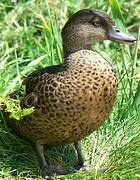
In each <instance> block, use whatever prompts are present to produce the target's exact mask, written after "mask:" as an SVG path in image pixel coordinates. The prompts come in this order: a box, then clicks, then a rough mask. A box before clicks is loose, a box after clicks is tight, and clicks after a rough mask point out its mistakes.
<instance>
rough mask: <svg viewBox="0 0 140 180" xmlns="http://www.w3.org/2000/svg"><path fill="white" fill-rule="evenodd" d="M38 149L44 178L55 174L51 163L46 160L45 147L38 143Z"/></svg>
mask: <svg viewBox="0 0 140 180" xmlns="http://www.w3.org/2000/svg"><path fill="white" fill-rule="evenodd" d="M36 149H37V152H38V155H39V158H40V160H41V164H42V176H43V177H45V176H46V175H52V174H54V173H55V172H54V170H53V169H52V168H51V167H50V165H49V163H48V162H47V161H46V159H45V156H44V146H43V145H42V144H40V143H39V142H38V141H37V142H36Z"/></svg>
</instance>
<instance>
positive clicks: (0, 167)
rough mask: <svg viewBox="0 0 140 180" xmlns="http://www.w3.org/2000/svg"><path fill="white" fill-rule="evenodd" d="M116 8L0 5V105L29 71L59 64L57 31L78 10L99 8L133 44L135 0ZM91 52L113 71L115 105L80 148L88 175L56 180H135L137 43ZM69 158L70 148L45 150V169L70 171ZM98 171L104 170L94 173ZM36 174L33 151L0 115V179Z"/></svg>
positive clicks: (139, 130) (70, 0) (68, 2)
mask: <svg viewBox="0 0 140 180" xmlns="http://www.w3.org/2000/svg"><path fill="white" fill-rule="evenodd" d="M119 6H120V7H121V8H119ZM119 6H118V4H116V1H115V0H109V1H103V0H100V1H97V0H96V1H89V0H79V1H76V0H65V1H64V0H55V1H51V0H48V1H47V0H46V1H45V0H30V1H27V0H17V1H16V0H11V1H10V0H1V1H0V94H1V99H2V100H3V99H5V97H6V96H7V95H8V94H9V93H11V92H13V91H14V90H16V89H18V88H19V87H20V85H21V83H22V80H23V79H24V78H25V77H26V76H27V75H28V74H30V73H31V72H32V71H34V70H35V69H38V68H41V67H44V66H49V65H52V64H59V63H61V62H62V46H61V37H60V31H61V29H62V27H63V25H64V23H65V22H66V20H67V19H68V17H69V16H70V15H71V14H73V13H74V12H76V11H77V10H79V9H82V8H99V9H102V10H104V11H106V12H108V13H109V14H110V15H111V14H113V16H114V20H115V21H116V23H117V24H119V25H120V26H122V28H124V29H125V30H126V31H128V32H130V33H132V34H134V35H135V36H136V37H137V39H139V36H140V30H139V18H140V0H133V1H127V0H120V1H119ZM123 22H124V23H123ZM94 48H95V49H96V50H97V51H98V52H100V54H102V55H103V56H104V57H105V58H107V59H108V60H110V61H111V62H112V63H113V65H114V68H115V69H116V72H117V75H118V80H119V87H118V96H117V100H116V104H115V107H114V110H113V113H112V115H111V116H110V118H109V119H108V120H107V121H106V122H105V123H104V125H103V126H102V127H101V128H100V129H99V130H98V131H96V132H94V133H93V134H92V135H91V136H89V137H87V138H85V139H84V140H83V142H82V148H83V151H84V152H85V157H86V161H87V163H88V164H89V166H90V167H91V168H92V170H91V171H90V172H77V173H75V174H70V175H67V176H65V177H59V178H58V179H64V180H67V179H68V180H69V179H74V180H77V179H84V180H89V179H91V180H92V179H99V180H102V179H107V180H108V179H116V180H118V179H121V180H122V179H127V180H128V179H130V180H132V179H134V180H135V179H140V107H139V104H140V51H139V49H140V43H139V41H137V43H136V44H135V45H130V46H124V45H119V44H117V43H113V42H109V41H106V42H104V43H102V42H100V43H99V42H97V43H96V44H95V45H94ZM2 100H1V101H2ZM12 111H13V110H12ZM75 156H76V155H75V151H74V149H73V147H72V145H67V146H64V147H49V149H46V157H47V158H48V159H49V161H50V163H54V164H56V165H57V164H58V165H59V166H62V167H63V168H68V169H72V170H73V168H74V164H75V163H76V161H77V160H76V157H75ZM100 167H109V169H108V171H106V172H105V173H102V172H100V173H99V172H98V168H100ZM39 174H40V167H39V163H38V159H37V154H36V151H35V148H34V146H33V145H31V144H30V143H29V142H27V141H25V140H23V139H21V138H19V137H17V136H15V135H14V134H13V133H11V132H10V130H9V129H8V128H7V127H6V125H5V117H4V116H3V114H2V113H1V118H0V178H5V179H6V178H7V179H11V178H13V179H14V178H15V179H21V178H23V179H24V178H33V179H35V178H36V179H41V177H40V176H39Z"/></svg>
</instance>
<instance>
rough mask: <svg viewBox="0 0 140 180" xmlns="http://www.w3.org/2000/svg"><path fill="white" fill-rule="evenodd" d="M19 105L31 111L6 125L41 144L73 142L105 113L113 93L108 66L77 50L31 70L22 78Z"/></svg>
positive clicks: (95, 56) (96, 56)
mask: <svg viewBox="0 0 140 180" xmlns="http://www.w3.org/2000/svg"><path fill="white" fill-rule="evenodd" d="M25 85H26V89H27V95H26V96H25V97H24V98H23V100H22V103H21V105H22V106H23V107H30V106H34V107H35V111H34V112H33V113H32V114H31V115H29V116H26V117H24V118H23V119H22V120H20V121H18V122H17V121H14V120H11V121H10V126H11V127H12V128H13V129H14V130H15V131H16V132H17V133H20V134H21V135H23V136H25V137H27V138H28V139H29V140H31V141H33V142H36V141H37V140H38V141H40V143H42V144H63V143H71V142H75V141H77V140H79V139H82V138H83V137H85V136H86V135H88V134H90V133H92V132H93V131H94V130H95V129H97V128H98V127H99V126H100V125H101V124H102V122H104V120H105V119H106V118H107V117H108V116H109V114H110V112H111V110H112V106H113V104H114V99H115V96H116V87H117V82H116V76H115V74H114V71H113V69H112V66H111V65H110V63H109V62H107V61H106V60H105V59H104V58H103V57H101V56H100V55H99V54H98V53H96V52H94V51H90V50H81V51H78V52H76V53H73V54H71V55H69V56H68V57H67V58H65V63H64V64H63V65H60V66H58V67H52V68H50V69H49V70H48V69H47V68H46V69H43V70H40V71H37V72H35V73H33V74H31V75H30V76H29V77H28V78H27V80H26V81H25Z"/></svg>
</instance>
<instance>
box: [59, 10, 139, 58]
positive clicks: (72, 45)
mask: <svg viewBox="0 0 140 180" xmlns="http://www.w3.org/2000/svg"><path fill="white" fill-rule="evenodd" d="M62 39H63V47H64V53H65V54H66V55H68V54H70V53H72V52H75V51H78V50H80V49H90V46H91V44H92V42H93V41H94V40H107V39H108V40H112V41H118V42H120V43H132V42H134V41H135V40H136V39H135V37H134V36H132V35H127V34H126V33H124V32H122V31H121V30H119V29H118V28H117V27H116V26H115V25H114V23H113V21H112V19H111V18H110V16H108V14H107V13H105V12H103V11H100V10H96V9H94V10H90V9H83V10H80V11H78V12H76V13H75V14H74V15H73V16H72V17H71V18H70V19H69V20H68V21H67V23H66V24H65V26H64V28H63V30H62Z"/></svg>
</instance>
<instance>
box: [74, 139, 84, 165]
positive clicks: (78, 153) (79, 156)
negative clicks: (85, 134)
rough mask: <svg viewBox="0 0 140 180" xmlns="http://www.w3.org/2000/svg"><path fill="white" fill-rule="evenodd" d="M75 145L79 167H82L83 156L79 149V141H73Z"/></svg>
mask: <svg viewBox="0 0 140 180" xmlns="http://www.w3.org/2000/svg"><path fill="white" fill-rule="evenodd" d="M74 145H75V149H76V151H77V155H78V161H79V166H80V168H82V167H84V156H83V153H82V150H81V143H80V141H77V142H75V143H74Z"/></svg>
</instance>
